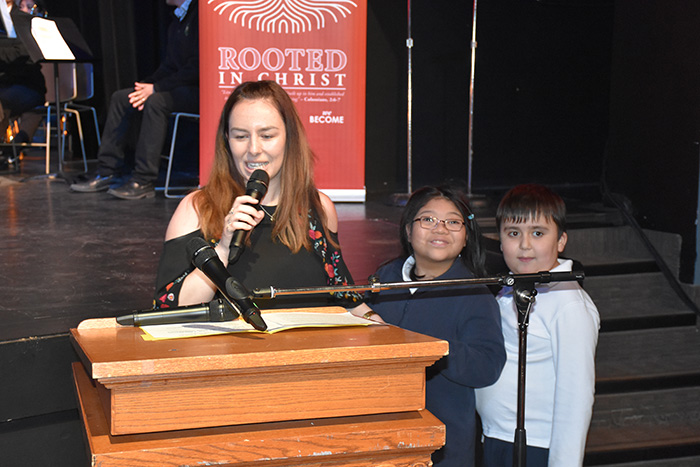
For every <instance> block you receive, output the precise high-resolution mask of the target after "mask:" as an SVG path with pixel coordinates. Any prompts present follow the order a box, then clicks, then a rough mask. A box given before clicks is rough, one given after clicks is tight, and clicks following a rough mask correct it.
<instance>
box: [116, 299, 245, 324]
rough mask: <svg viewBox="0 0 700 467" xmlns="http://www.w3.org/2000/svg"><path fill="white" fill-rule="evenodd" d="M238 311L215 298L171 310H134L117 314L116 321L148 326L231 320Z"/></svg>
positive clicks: (235, 316) (236, 316) (236, 315)
mask: <svg viewBox="0 0 700 467" xmlns="http://www.w3.org/2000/svg"><path fill="white" fill-rule="evenodd" d="M238 316H239V315H238V312H237V311H236V310H234V309H233V308H231V307H230V306H229V305H228V304H226V303H224V301H223V300H221V299H220V298H216V299H214V300H212V301H211V302H209V303H202V304H201V305H193V306H185V307H181V308H174V309H172V310H160V311H148V310H143V311H135V312H133V313H132V314H130V315H124V316H118V317H117V323H119V324H121V325H124V326H149V325H154V324H180V323H194V322H201V321H207V322H210V321H233V320H234V319H236V318H238Z"/></svg>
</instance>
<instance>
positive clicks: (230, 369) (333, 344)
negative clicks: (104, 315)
mask: <svg viewBox="0 0 700 467" xmlns="http://www.w3.org/2000/svg"><path fill="white" fill-rule="evenodd" d="M90 321H92V320H88V321H87V322H84V323H81V326H79V327H78V329H71V338H72V340H73V343H74V346H75V348H76V350H77V352H78V354H79V355H80V356H81V359H82V361H83V365H84V367H85V369H86V370H87V373H88V375H89V377H90V378H91V379H92V380H94V386H95V392H96V394H97V397H98V399H99V400H100V403H101V405H102V407H103V410H104V414H105V417H106V420H107V423H108V424H109V431H110V433H111V434H112V435H124V434H135V433H152V432H160V431H168V430H185V429H194V428H205V427H216V426H227V425H243V424H260V423H267V422H284V421H288V420H304V419H318V418H328V417H351V416H357V415H372V414H385V413H392V412H411V411H420V410H421V409H423V408H424V407H425V368H426V367H427V366H430V365H431V364H432V363H434V362H435V361H437V360H438V359H439V358H441V357H442V356H444V355H446V354H447V352H448V343H447V342H446V341H442V340H439V339H434V338H432V337H428V336H424V335H421V334H417V333H413V332H410V331H406V330H403V329H400V328H397V327H394V326H388V325H387V326H384V325H376V326H375V325H373V326H367V327H338V328H324V329H296V330H288V331H283V332H279V333H275V334H265V333H238V334H227V335H219V336H208V337H200V338H193V339H176V340H161V341H146V340H144V339H143V337H142V336H143V331H142V330H141V329H139V328H135V327H130V326H119V325H117V324H116V323H114V324H113V325H108V326H105V327H93V326H91V325H90Z"/></svg>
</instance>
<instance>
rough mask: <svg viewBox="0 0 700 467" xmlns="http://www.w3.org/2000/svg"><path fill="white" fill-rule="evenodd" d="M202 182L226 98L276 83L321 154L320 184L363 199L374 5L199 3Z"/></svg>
mask: <svg viewBox="0 0 700 467" xmlns="http://www.w3.org/2000/svg"><path fill="white" fill-rule="evenodd" d="M199 1H200V3H199V5H200V8H199V13H200V33H199V34H200V39H199V43H200V114H201V118H200V130H201V131H200V135H201V136H200V183H201V184H202V185H204V184H206V182H207V180H208V177H209V172H210V171H211V166H212V162H213V157H214V138H215V135H216V128H217V125H218V121H219V116H220V113H221V109H222V107H223V104H224V101H225V100H226V98H227V97H228V96H229V94H230V93H231V92H232V91H233V89H234V88H235V87H236V86H237V85H238V84H240V83H242V82H244V81H256V80H263V79H269V80H274V81H277V82H278V83H279V84H280V85H281V86H282V87H283V88H284V89H285V90H286V91H287V92H288V93H289V95H290V96H291V98H292V100H293V101H294V103H295V104H296V106H297V110H298V111H299V115H300V117H301V119H302V121H303V122H304V126H305V128H306V132H307V134H308V137H309V140H310V142H311V147H312V149H313V151H314V152H315V153H316V156H317V162H316V174H315V178H316V184H317V186H318V188H319V189H321V190H322V191H323V192H325V193H326V194H328V195H329V196H330V197H331V199H333V200H334V201H364V199H365V187H364V170H365V169H364V160H365V68H366V66H365V63H366V30H367V0H353V1H350V0H335V1H333V0H248V1H240V0H239V1H233V0H199Z"/></svg>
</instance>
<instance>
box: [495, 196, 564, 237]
mask: <svg viewBox="0 0 700 467" xmlns="http://www.w3.org/2000/svg"><path fill="white" fill-rule="evenodd" d="M540 216H542V217H544V218H545V219H552V221H554V223H555V224H556V226H557V230H558V234H559V237H561V234H563V233H564V232H566V205H565V204H564V200H563V199H562V198H561V196H559V195H558V194H556V193H554V192H553V191H552V190H550V189H549V188H547V187H544V186H542V185H536V184H534V183H530V184H525V185H518V186H516V187H513V188H511V189H510V190H509V191H508V193H506V194H505V196H504V197H503V199H502V200H501V202H500V203H499V205H498V209H497V210H496V227H498V231H499V232H500V231H501V224H502V223H503V222H504V221H511V222H515V223H516V224H519V223H521V222H527V221H528V220H529V219H537V218H538V217H540Z"/></svg>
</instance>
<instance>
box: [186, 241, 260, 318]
mask: <svg viewBox="0 0 700 467" xmlns="http://www.w3.org/2000/svg"><path fill="white" fill-rule="evenodd" d="M187 254H188V255H189V256H190V257H192V262H193V263H194V265H195V266H196V267H197V269H199V270H201V271H202V272H203V273H204V274H205V275H206V276H207V277H208V278H209V279H210V280H211V281H212V282H213V283H214V285H215V286H216V288H217V289H219V292H221V293H222V294H223V295H224V297H225V298H226V299H227V300H230V301H231V302H233V303H234V304H235V305H236V307H237V308H238V309H239V310H238V311H239V312H240V313H241V316H243V319H244V320H245V321H246V323H248V324H250V325H251V326H253V327H254V328H255V329H257V330H258V331H264V330H266V329H267V324H265V321H264V320H263V319H262V316H260V310H259V309H258V307H257V306H256V305H255V303H253V300H252V294H251V293H250V292H249V291H248V290H247V289H246V288H245V287H244V286H243V284H241V283H240V282H238V281H237V280H236V279H234V278H233V277H231V274H229V272H228V271H227V270H226V268H225V267H224V263H222V262H221V260H220V259H219V256H218V255H217V254H216V251H214V248H212V247H211V245H209V243H207V241H206V240H204V239H203V238H201V237H194V238H192V239H191V240H190V241H189V242H188V243H187Z"/></svg>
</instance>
